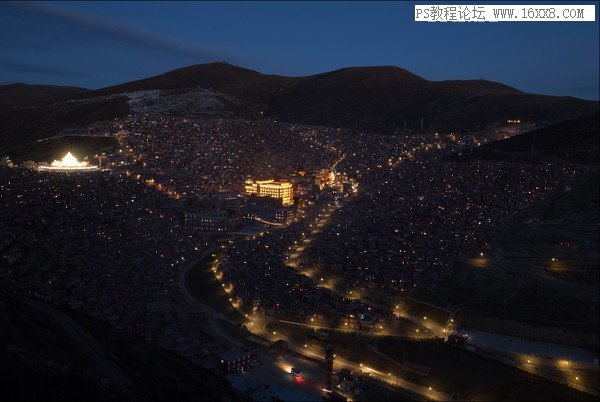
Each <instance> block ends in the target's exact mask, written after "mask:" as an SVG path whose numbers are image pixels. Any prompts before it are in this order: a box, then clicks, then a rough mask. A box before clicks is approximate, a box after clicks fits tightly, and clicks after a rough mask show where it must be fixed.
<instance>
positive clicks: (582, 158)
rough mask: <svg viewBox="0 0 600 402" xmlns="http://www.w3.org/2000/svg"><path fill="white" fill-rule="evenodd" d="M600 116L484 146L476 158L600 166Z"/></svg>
mask: <svg viewBox="0 0 600 402" xmlns="http://www.w3.org/2000/svg"><path fill="white" fill-rule="evenodd" d="M599 152H600V115H599V114H598V113H594V114H592V115H589V116H584V117H579V118H576V119H571V120H567V121H563V122H560V123H557V124H553V125H550V126H547V127H543V128H540V129H537V130H533V131H529V132H526V133H523V134H519V135H516V136H514V137H510V138H507V139H504V140H499V141H494V142H490V143H487V144H484V145H482V146H481V147H479V148H478V149H476V150H474V151H473V156H475V157H485V158H495V159H519V160H533V161H535V160H566V161H571V162H579V163H598V155H600V153H599Z"/></svg>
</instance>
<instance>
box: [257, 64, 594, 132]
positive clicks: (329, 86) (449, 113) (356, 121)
mask: <svg viewBox="0 0 600 402" xmlns="http://www.w3.org/2000/svg"><path fill="white" fill-rule="evenodd" d="M597 110H598V103H597V102H590V101H584V100H580V99H575V98H570V97H552V96H542V95H532V94H526V93H523V92H520V91H518V90H516V89H514V88H511V87H508V86H506V85H502V84H498V83H495V82H490V81H485V80H468V81H440V82H435V81H427V80H424V79H422V78H420V77H418V76H416V75H414V74H412V73H410V72H408V71H406V70H403V69H400V68H396V67H368V68H350V69H342V70H338V71H334V72H331V73H326V74H321V75H318V76H313V77H308V78H307V79H306V80H304V81H302V82H300V83H298V84H297V85H294V86H292V87H290V88H289V89H286V90H285V91H282V92H280V94H279V95H278V96H276V97H275V98H274V99H273V100H272V101H271V105H270V108H269V109H268V114H269V115H272V116H275V117H276V118H278V119H281V120H284V121H290V122H298V123H304V124H318V125H325V126H340V127H348V128H359V129H366V130H372V131H377V132H381V133H391V132H396V131H398V132H402V131H403V130H404V128H405V127H406V128H407V129H408V130H412V131H418V130H420V128H421V119H423V128H424V129H425V130H439V131H477V130H481V129H484V128H486V127H489V126H493V125H496V124H502V123H504V122H506V120H508V119H521V120H523V121H536V122H539V121H560V120H564V119H568V118H573V117H578V116H581V115H585V114H589V113H593V112H595V111H597Z"/></svg>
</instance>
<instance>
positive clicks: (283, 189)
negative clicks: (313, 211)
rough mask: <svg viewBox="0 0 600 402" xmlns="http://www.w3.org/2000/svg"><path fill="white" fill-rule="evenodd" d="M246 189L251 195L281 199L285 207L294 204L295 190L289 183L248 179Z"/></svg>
mask: <svg viewBox="0 0 600 402" xmlns="http://www.w3.org/2000/svg"><path fill="white" fill-rule="evenodd" d="M244 188H245V190H246V193H247V194H249V195H256V196H259V197H271V198H276V199H280V200H281V203H282V205H283V206H288V205H292V204H293V203H294V188H293V185H292V183H290V182H287V181H275V180H272V179H271V180H257V181H253V180H251V179H248V180H246V183H245V184H244Z"/></svg>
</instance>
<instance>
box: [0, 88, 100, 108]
mask: <svg viewBox="0 0 600 402" xmlns="http://www.w3.org/2000/svg"><path fill="white" fill-rule="evenodd" d="M89 92H91V91H90V90H89V89H85V88H78V87H63V86H56V85H27V84H21V83H18V84H9V85H0V108H4V107H11V106H39V105H46V104H49V103H55V102H62V101H65V100H69V99H73V98H77V97H79V96H83V95H85V94H87V93H89Z"/></svg>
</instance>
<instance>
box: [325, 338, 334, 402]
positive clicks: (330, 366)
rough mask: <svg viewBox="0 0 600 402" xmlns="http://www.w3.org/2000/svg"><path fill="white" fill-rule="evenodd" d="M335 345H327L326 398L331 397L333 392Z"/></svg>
mask: <svg viewBox="0 0 600 402" xmlns="http://www.w3.org/2000/svg"><path fill="white" fill-rule="evenodd" d="M333 356H334V355H333V346H331V345H330V344H327V345H325V364H326V370H327V379H326V382H325V387H326V388H325V392H326V395H325V398H327V399H329V398H330V397H331V393H332V392H333V358H334V357H333Z"/></svg>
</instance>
